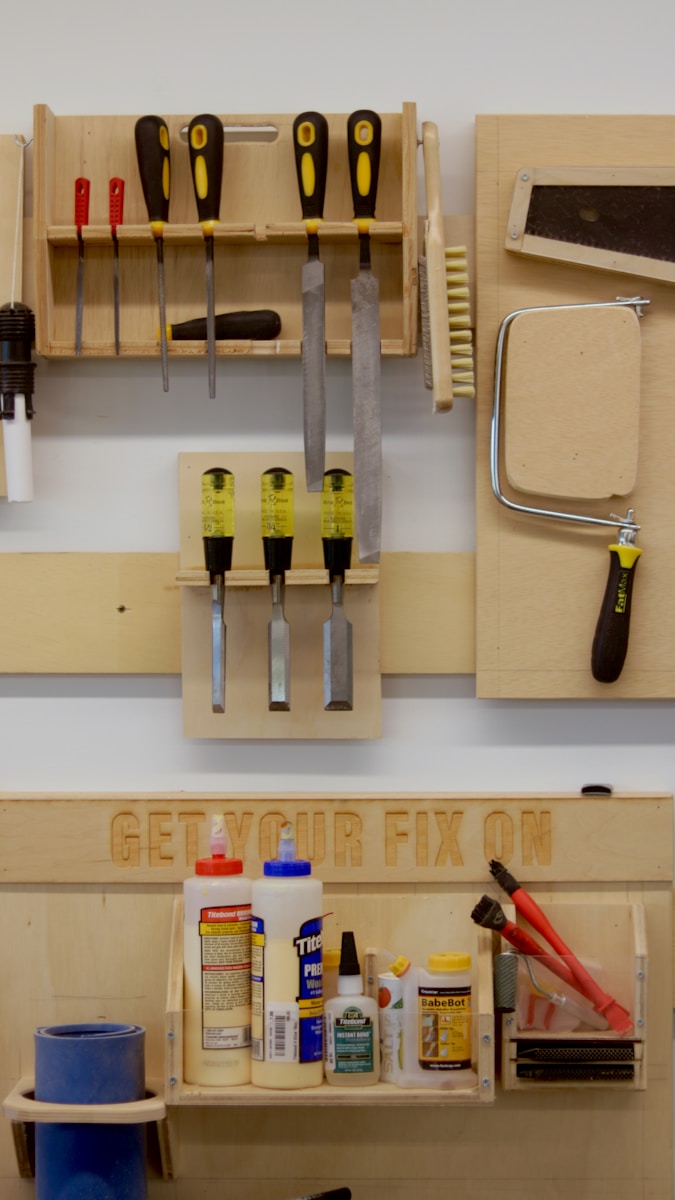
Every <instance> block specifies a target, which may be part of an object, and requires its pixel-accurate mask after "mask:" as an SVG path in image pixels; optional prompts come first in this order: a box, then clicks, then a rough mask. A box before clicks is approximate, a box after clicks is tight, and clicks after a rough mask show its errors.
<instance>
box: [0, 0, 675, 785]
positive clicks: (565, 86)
mask: <svg viewBox="0 0 675 1200" xmlns="http://www.w3.org/2000/svg"><path fill="white" fill-rule="evenodd" d="M674 45H675V8H673V6H672V5H671V4H670V3H669V2H668V0H643V3H641V4H640V5H636V4H635V3H633V2H631V3H629V2H628V0H613V2H612V3H609V2H607V3H605V4H601V3H594V2H593V0H567V2H566V3H565V4H560V5H557V6H555V8H553V7H552V6H551V7H549V6H547V5H542V4H541V3H534V2H533V0H511V3H510V4H503V3H501V2H499V3H497V2H496V0H477V2H474V3H473V4H471V3H467V4H463V5H454V6H453V5H451V4H448V3H443V2H442V0H418V2H417V3H415V4H412V3H406V4H403V3H400V0H388V2H385V0H370V3H366V4H362V3H355V0H341V2H340V3H336V4H334V5H330V6H328V5H326V4H320V3H319V4H314V5H311V4H303V3H300V2H299V0H286V3H285V4H283V3H268V2H266V0H259V2H258V3H249V4H242V3H238V4H233V3H228V0H221V3H219V4H215V3H213V0H202V3H201V4H199V5H198V6H195V7H194V8H190V7H189V8H188V9H187V10H186V9H185V8H184V6H183V5H180V6H179V5H178V4H176V3H173V4H172V3H170V2H169V3H167V4H165V5H164V6H160V7H158V6H156V5H153V4H150V3H148V2H147V0H146V3H145V4H142V5H141V4H138V3H132V2H131V0H116V3H115V4H112V5H110V4H106V5H103V4H101V3H100V2H99V3H96V2H95V0H94V2H92V3H90V4H89V5H83V4H82V3H81V2H80V0H60V3H59V4H52V3H47V2H46V0H24V3H23V4H22V5H21V6H20V8H19V9H17V10H16V14H15V17H14V20H13V23H12V25H11V27H10V26H9V22H7V21H6V23H5V27H4V30H3V55H2V89H1V102H0V132H4V133H24V134H26V135H27V136H28V135H30V133H31V129H32V106H33V104H34V103H36V102H44V103H47V104H49V106H50V107H51V108H52V109H53V111H54V112H55V113H57V114H62V115H65V114H70V113H88V112H89V113H110V114H112V113H117V112H128V113H142V112H159V113H162V112H166V113H171V112H186V113H189V112H198V111H216V112H219V111H221V112H222V111H229V112H242V113H245V112H275V111H278V112H299V111H301V110H302V109H305V108H317V109H319V110H323V111H327V112H330V111H344V112H349V111H351V110H353V109H355V108H357V107H359V106H361V105H364V106H368V107H373V108H375V109H379V110H381V111H392V110H393V111H396V110H398V109H400V106H401V103H402V102H403V101H404V100H413V101H415V102H416V103H417V106H418V115H419V118H420V120H423V119H426V120H433V121H436V122H437V124H438V126H439V131H440V139H441V152H442V167H443V188H444V200H445V209H446V212H459V213H461V212H469V211H471V209H472V206H473V136H474V127H473V122H474V116H475V114H476V113H484V112H533V113H534V112H549V113H556V112H570V113H571V112H577V113H578V112H590V113H633V112H643V113H660V112H665V111H669V110H670V111H672V105H673V100H672V96H673V92H672V75H673V46H674ZM673 154H674V160H675V147H674V148H673ZM420 163H421V158H420ZM3 299H5V298H3V297H0V301H2V300H3ZM382 384H383V402H384V456H385V463H386V476H387V478H386V493H385V521H384V548H385V549H387V550H404V549H439V550H466V549H471V548H472V547H473V544H474V531H473V520H474V507H473V412H472V405H471V404H470V403H468V402H464V401H460V402H458V403H457V404H456V406H455V409H454V410H453V412H452V413H450V414H448V415H446V416H443V417H436V418H433V417H432V416H431V415H430V397H429V393H428V392H426V391H425V390H424V387H423V385H422V372H421V356H420V357H419V358H418V360H417V361H404V362H402V363H401V362H394V361H392V360H386V361H385V362H384V364H383V372H382ZM328 386H329V405H330V416H329V443H330V446H331V447H335V448H339V447H343V446H347V445H348V444H349V437H350V406H351V397H350V374H349V364H347V363H342V362H335V361H332V360H331V361H330V362H329V374H328ZM299 388H300V365H299V362H297V361H296V362H273V363H267V362H265V363H260V362H256V361H248V362H234V363H226V362H222V361H221V360H219V364H218V398H217V400H216V401H209V400H208V399H207V395H206V386H205V366H204V364H201V363H198V364H191V363H188V362H187V361H177V362H176V363H175V364H172V370H171V390H170V393H169V395H168V396H165V395H164V394H163V392H162V390H161V379H160V371H159V364H158V362H157V363H156V362H152V363H148V362H141V363H135V362H129V361H123V362H119V363H117V362H110V363H92V362H87V361H83V362H79V363H52V364H47V363H45V362H44V361H41V362H40V363H39V366H38V370H37V377H36V395H35V402H36V407H37V410H38V415H37V417H36V420H35V422H34V467H35V478H36V489H37V496H36V499H35V501H34V503H33V504H30V505H18V504H7V503H5V502H4V501H3V502H2V503H0V551H9V550H11V551H19V550H24V551H32V550H35V551H40V550H45V551H46V550H49V551H55V550H74V551H84V550H130V551H143V550H161V551H172V550H175V549H177V544H178V519H177V492H176V477H177V472H176V458H177V454H178V452H179V451H181V450H205V449H209V447H220V446H223V445H224V444H227V445H228V446H231V447H232V448H233V449H265V448H269V449H270V450H282V449H284V448H286V449H289V448H300V441H299V439H300V428H301V422H300V391H299ZM261 427H266V428H267V434H266V435H265V436H264V438H263V437H262V436H261V435H260V428H261ZM397 481H399V483H398V486H397ZM413 485H414V486H413ZM673 517H674V520H675V514H674V515H673ZM1 571H2V563H1V559H0V587H1ZM44 602H45V605H48V604H49V597H48V596H45V597H44ZM3 618H4V614H3ZM447 619H448V621H452V596H449V597H448V612H447ZM2 636H3V637H6V636H8V632H7V630H6V629H5V630H3V635H2ZM383 692H384V705H383V737H382V739H381V741H378V742H376V743H372V744H360V743H332V744H328V743H326V744H324V743H311V742H307V743H302V742H301V743H298V742H289V743H285V744H284V743H267V744H260V743H253V742H248V743H247V742H242V743H232V742H223V743H217V742H207V741H186V740H185V739H184V738H183V737H182V733H181V711H180V708H181V704H180V681H179V680H178V679H174V678H170V679H162V678H160V679H157V678H84V677H80V678H65V677H64V678H62V677H44V678H42V677H33V678H15V677H2V678H0V730H1V731H2V732H1V734H0V745H1V747H2V750H1V754H0V789H2V790H34V789H48V790H54V791H63V790H73V791H79V790H109V789H130V790H135V789H142V790H155V789H158V790H159V789H172V790H173V789H197V790H211V789H254V790H266V789H269V788H280V789H287V790H293V789H317V790H319V789H321V790H347V791H349V790H357V789H365V790H369V791H382V790H388V789H397V790H406V789H415V790H417V789H420V790H462V789H472V790H488V789H499V790H507V791H519V790H521V789H522V790H532V789H544V790H564V789H576V788H578V787H580V786H581V785H583V784H584V783H586V782H588V781H604V782H610V783H613V784H614V785H615V787H617V788H621V789H647V790H651V789H658V790H661V789H663V790H667V791H673V790H675V755H674V752H673V747H672V726H673V713H674V705H673V703H670V702H654V703H651V702H641V703H627V702H620V703H609V702H607V703H592V702H587V703H571V702H570V703H566V702H550V703H544V704H541V703H537V704H531V703H524V702H496V701H490V702H487V701H477V700H476V699H475V698H474V694H473V693H474V681H473V678H427V679H425V678H420V679H411V678H397V679H385V681H384V684H383Z"/></svg>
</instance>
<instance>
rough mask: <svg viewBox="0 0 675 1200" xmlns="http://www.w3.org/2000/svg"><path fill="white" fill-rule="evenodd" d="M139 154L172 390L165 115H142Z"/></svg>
mask: <svg viewBox="0 0 675 1200" xmlns="http://www.w3.org/2000/svg"><path fill="white" fill-rule="evenodd" d="M135 136H136V157H137V159H138V170H139V173H140V176H141V185H142V187H143V195H144V197H145V205H146V208H147V210H148V220H149V222H150V228H151V230H152V234H153V237H154V239H155V246H156V248H157V292H158V297H159V336H160V343H161V352H162V383H163V387H164V391H165V392H168V390H169V351H168V347H167V341H166V292H165V288H164V226H165V225H166V223H167V221H168V220H169V198H170V195H171V152H170V149H169V127H168V125H167V123H166V121H165V120H164V119H163V118H162V117H153V116H147V117H140V118H139V119H138V121H137V122H136V129H135Z"/></svg>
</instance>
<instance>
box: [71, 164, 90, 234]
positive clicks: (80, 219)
mask: <svg viewBox="0 0 675 1200" xmlns="http://www.w3.org/2000/svg"><path fill="white" fill-rule="evenodd" d="M90 191H91V183H90V182H89V180H88V179H85V178H84V176H82V175H80V176H79V178H78V179H76V180H75V225H76V227H77V233H78V237H79V236H81V234H82V226H83V225H88V224H89V193H90Z"/></svg>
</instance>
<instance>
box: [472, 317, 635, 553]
mask: <svg viewBox="0 0 675 1200" xmlns="http://www.w3.org/2000/svg"><path fill="white" fill-rule="evenodd" d="M650 303H651V301H649V300H645V299H644V298H643V297H642V296H631V297H625V296H617V298H616V300H607V301H593V302H582V303H580V304H548V305H535V306H533V307H531V308H518V309H514V311H513V312H510V313H508V315H507V316H506V317H504V320H503V321H502V323H501V325H500V327H499V334H498V337H497V347H496V353H495V375H494V393H493V404H492V421H491V426H490V478H491V482H492V491H493V492H494V495H495V497H496V498H497V500H498V501H499V503H500V504H503V505H504V507H505V508H508V509H510V510H511V511H512V512H519V513H524V514H525V515H526V516H530V517H548V518H549V519H551V520H555V521H571V522H573V523H574V524H577V525H604V526H610V527H611V528H613V529H615V528H618V529H620V530H621V531H622V535H623V537H624V538H625V539H626V540H630V541H634V539H635V536H636V534H637V533H638V531H639V529H640V526H639V525H637V524H636V523H635V521H634V520H633V517H634V515H635V513H634V510H633V509H632V508H630V509H629V510H628V513H627V514H626V516H625V517H617V516H615V515H614V514H613V513H610V517H609V518H606V517H595V516H591V515H590V514H586V513H574V512H564V511H559V510H557V509H549V508H535V507H533V506H532V505H529V504H522V503H519V502H518V501H516V500H511V499H510V498H509V497H508V496H506V495H505V493H504V491H503V490H502V485H501V479H500V474H499V453H500V448H501V408H502V399H503V363H504V353H505V350H506V344H507V341H508V334H509V330H510V328H511V325H512V324H513V322H514V321H515V319H516V317H520V316H522V315H523V314H524V313H529V312H544V311H546V312H563V311H568V310H569V309H579V308H588V309H595V308H632V309H633V310H634V311H635V313H636V314H637V316H638V317H643V316H644V313H643V311H642V310H643V308H644V307H646V305H648V304H650Z"/></svg>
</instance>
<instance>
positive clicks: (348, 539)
mask: <svg viewBox="0 0 675 1200" xmlns="http://www.w3.org/2000/svg"><path fill="white" fill-rule="evenodd" d="M353 536H354V479H353V476H352V474H351V472H350V471H343V470H340V469H339V468H337V467H334V468H332V469H331V470H329V471H324V476H323V491H322V493H321V540H322V543H323V563H324V566H325V568H326V570H327V571H328V574H329V576H330V578H331V580H333V579H336V578H341V579H344V574H345V571H348V570H349V568H350V566H351V564H352V539H353Z"/></svg>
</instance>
